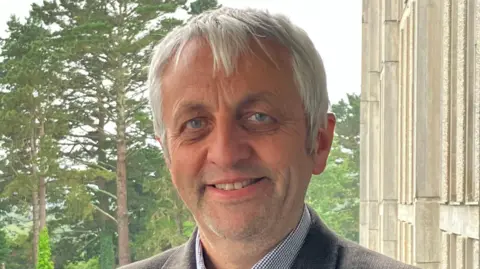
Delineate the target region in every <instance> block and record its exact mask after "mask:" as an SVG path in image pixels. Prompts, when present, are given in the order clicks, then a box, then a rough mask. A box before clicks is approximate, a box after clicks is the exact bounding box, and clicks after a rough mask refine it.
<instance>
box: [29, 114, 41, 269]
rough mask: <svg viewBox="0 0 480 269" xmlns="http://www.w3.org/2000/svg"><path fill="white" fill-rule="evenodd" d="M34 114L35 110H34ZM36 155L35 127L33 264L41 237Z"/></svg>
mask: <svg viewBox="0 0 480 269" xmlns="http://www.w3.org/2000/svg"><path fill="white" fill-rule="evenodd" d="M33 114H35V112H34V111H33ZM32 126H35V118H33V119H32ZM36 157H37V141H36V136H35V128H32V133H31V135H30V165H31V173H32V174H31V175H32V178H33V182H34V183H33V184H34V185H33V187H32V221H33V224H32V230H33V240H32V244H33V253H32V258H33V266H36V265H37V261H38V242H39V237H40V216H39V215H40V212H39V211H40V210H39V197H38V194H39V188H38V187H39V181H37V180H38V174H37V165H36Z"/></svg>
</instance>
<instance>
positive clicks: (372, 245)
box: [368, 230, 380, 252]
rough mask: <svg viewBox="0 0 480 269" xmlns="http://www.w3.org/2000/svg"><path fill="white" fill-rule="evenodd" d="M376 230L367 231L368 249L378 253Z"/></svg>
mask: <svg viewBox="0 0 480 269" xmlns="http://www.w3.org/2000/svg"><path fill="white" fill-rule="evenodd" d="M378 235H379V234H378V230H369V231H368V248H369V249H371V250H373V251H377V252H379V251H380V249H379V246H378V245H379V244H378V243H379V236H378Z"/></svg>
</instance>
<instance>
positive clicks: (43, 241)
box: [36, 227, 53, 269]
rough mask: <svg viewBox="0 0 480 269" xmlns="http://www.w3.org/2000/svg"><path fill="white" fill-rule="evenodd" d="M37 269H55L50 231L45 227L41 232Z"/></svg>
mask: <svg viewBox="0 0 480 269" xmlns="http://www.w3.org/2000/svg"><path fill="white" fill-rule="evenodd" d="M36 268H37V269H53V261H52V254H51V251H50V238H49V237H48V229H47V228H46V227H45V228H43V229H42V231H41V232H40V240H39V243H38V262H37V267H36Z"/></svg>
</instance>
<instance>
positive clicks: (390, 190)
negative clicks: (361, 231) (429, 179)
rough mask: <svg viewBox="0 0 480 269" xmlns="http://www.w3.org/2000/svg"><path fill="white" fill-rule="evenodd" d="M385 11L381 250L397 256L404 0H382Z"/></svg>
mask: <svg viewBox="0 0 480 269" xmlns="http://www.w3.org/2000/svg"><path fill="white" fill-rule="evenodd" d="M382 6H383V8H382V14H381V39H382V42H381V43H382V48H381V53H382V54H381V63H382V66H381V81H382V83H381V85H382V87H381V89H380V91H381V94H380V95H381V100H380V104H381V112H380V115H381V127H380V130H381V139H380V140H381V141H380V145H381V152H380V154H381V158H380V191H379V193H380V196H379V199H380V208H379V211H380V212H379V213H380V249H379V250H380V252H382V253H383V254H385V255H387V256H390V257H392V258H396V252H397V250H396V247H397V180H398V179H397V173H396V172H395V171H396V167H397V166H396V165H397V159H398V157H397V155H398V152H397V143H396V141H397V139H398V128H397V118H398V114H397V110H398V84H399V78H398V72H399V70H398V66H399V63H398V61H399V59H398V57H399V56H398V55H399V53H398V50H399V31H398V28H399V13H400V10H399V7H400V0H382Z"/></svg>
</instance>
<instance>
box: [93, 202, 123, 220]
mask: <svg viewBox="0 0 480 269" xmlns="http://www.w3.org/2000/svg"><path fill="white" fill-rule="evenodd" d="M91 205H92V206H93V208H95V209H96V210H98V211H100V212H101V213H102V214H104V215H105V216H107V217H108V218H110V219H111V220H113V221H114V222H115V223H117V224H118V222H117V220H116V219H115V218H114V217H113V216H112V215H110V214H108V213H107V212H105V211H103V210H102V209H101V208H100V207H98V206H96V205H94V204H91Z"/></svg>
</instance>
